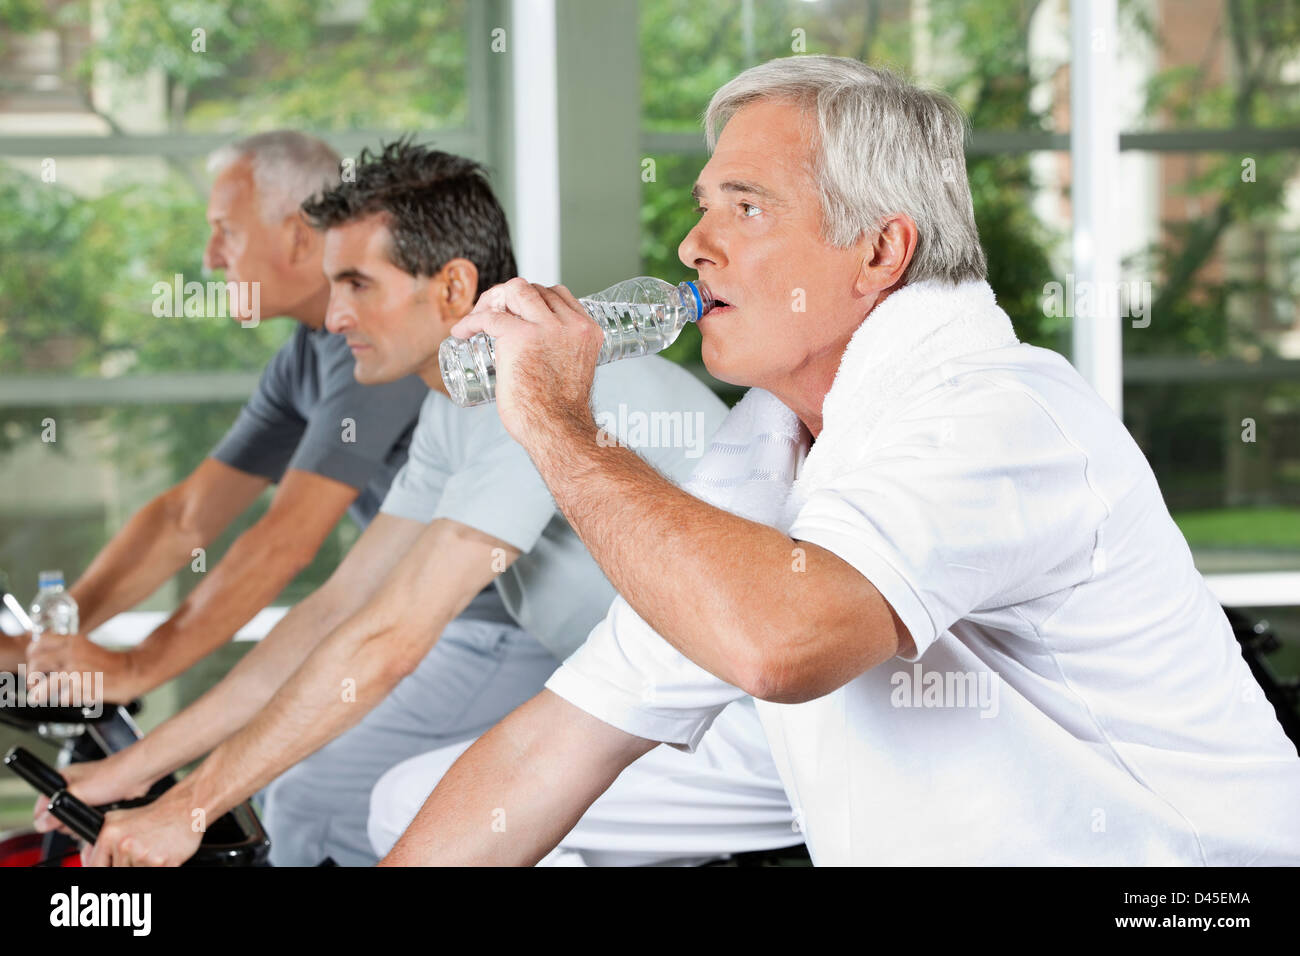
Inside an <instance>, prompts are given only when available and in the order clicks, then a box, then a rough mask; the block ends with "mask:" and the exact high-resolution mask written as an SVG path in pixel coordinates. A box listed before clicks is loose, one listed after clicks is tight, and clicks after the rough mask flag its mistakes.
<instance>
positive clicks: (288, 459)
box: [212, 325, 429, 528]
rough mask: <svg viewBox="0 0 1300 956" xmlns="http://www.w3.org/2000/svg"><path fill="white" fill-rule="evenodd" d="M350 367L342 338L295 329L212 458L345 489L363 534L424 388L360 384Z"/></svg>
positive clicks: (414, 382) (266, 474)
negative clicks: (316, 478)
mask: <svg viewBox="0 0 1300 956" xmlns="http://www.w3.org/2000/svg"><path fill="white" fill-rule="evenodd" d="M353 365H354V361H353V358H352V352H351V351H350V350H349V349H348V345H347V341H346V340H345V339H344V338H343V336H341V335H332V334H330V333H329V332H328V331H326V330H325V329H324V328H321V329H315V330H313V329H309V328H307V327H306V326H305V325H299V326H298V328H297V329H295V330H294V334H293V338H291V339H290V340H289V341H288V342H286V343H285V344H284V345H283V346H281V348H280V350H279V351H278V352H276V353H275V355H274V356H272V358H271V361H270V362H268V363H267V366H266V369H265V370H264V371H263V372H262V377H261V379H260V380H259V381H258V383H257V389H256V390H255V391H254V392H253V395H252V397H250V398H249V400H248V403H247V404H246V405H245V406H244V407H243V409H242V410H241V411H240V413H239V417H238V418H237V419H235V423H234V425H232V426H231V427H230V431H228V432H226V435H225V437H224V438H222V439H221V441H220V442H219V443H218V444H217V447H216V448H214V449H213V450H212V457H213V458H215V459H216V460H217V461H220V462H223V463H225V464H227V465H230V466H231V467H232V468H238V469H239V470H240V471H245V472H248V473H249V474H252V475H260V476H262V477H263V478H269V479H270V480H271V481H277V482H278V481H279V480H280V479H281V477H283V475H284V473H285V471H287V470H288V469H290V468H297V469H299V470H301V471H310V472H313V473H314V474H317V475H323V476H324V477H326V478H333V479H334V480H335V481H340V482H342V483H343V484H345V485H351V486H352V487H353V488H356V489H357V490H358V491H359V492H360V494H359V495H358V496H357V499H356V501H354V502H353V503H352V506H351V507H350V508H349V509H348V513H349V514H350V515H351V516H352V519H353V520H354V521H355V522H356V523H357V524H358V525H360V526H361V527H362V528H364V527H365V526H366V525H367V524H369V523H370V519H371V518H373V517H374V516H375V512H377V511H378V510H379V504H380V502H381V501H383V500H384V495H385V494H387V493H388V486H389V483H390V482H391V481H392V480H393V476H394V475H396V474H397V472H398V470H399V469H400V468H401V467H402V465H404V464H405V463H406V453H407V449H408V448H409V447H410V444H411V434H412V432H413V431H414V429H415V421H416V418H417V417H418V416H419V413H420V403H421V402H422V401H423V400H424V396H425V395H427V394H428V393H429V389H428V386H426V385H425V384H424V382H422V381H420V379H419V378H417V377H416V376H414V375H410V376H407V377H406V378H403V379H400V380H398V381H396V382H391V383H389V384H387V385H361V384H359V383H358V382H357V380H356V379H355V378H354V377H353V374H352V369H353Z"/></svg>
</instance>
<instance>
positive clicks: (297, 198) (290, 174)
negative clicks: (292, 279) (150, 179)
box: [208, 130, 339, 223]
mask: <svg viewBox="0 0 1300 956" xmlns="http://www.w3.org/2000/svg"><path fill="white" fill-rule="evenodd" d="M242 159H247V160H249V162H250V163H251V164H252V167H253V185H254V186H256V187H257V203H258V209H259V211H260V212H261V214H262V219H263V220H264V221H265V222H268V223H277V222H280V221H281V220H283V219H284V218H285V217H286V216H289V215H292V214H293V213H294V212H295V211H296V210H297V209H298V207H299V206H301V205H302V203H303V202H305V201H306V200H307V199H309V198H311V197H312V196H314V195H316V193H318V192H320V191H321V190H322V189H332V188H334V187H335V186H337V185H338V184H339V154H338V153H336V152H334V150H333V148H331V147H330V145H329V144H328V143H326V142H324V141H323V140H319V139H317V138H316V137H314V136H308V135H307V134H305V133H298V132H294V131H293V130H274V131H273V132H270V133H258V134H257V135H255V136H249V137H247V138H246V139H241V140H239V141H238V142H234V143H231V144H229V145H228V146H222V147H221V148H220V149H218V150H216V151H215V152H214V153H213V154H212V155H211V156H209V157H208V172H209V173H211V174H212V175H214V176H215V175H217V174H219V173H221V172H222V171H223V170H224V169H226V168H227V167H229V166H231V165H233V164H234V163H237V162H239V161H240V160H242Z"/></svg>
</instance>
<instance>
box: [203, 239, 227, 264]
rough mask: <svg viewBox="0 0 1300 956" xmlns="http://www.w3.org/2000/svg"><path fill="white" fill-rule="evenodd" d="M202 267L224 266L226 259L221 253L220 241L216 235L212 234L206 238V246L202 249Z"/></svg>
mask: <svg viewBox="0 0 1300 956" xmlns="http://www.w3.org/2000/svg"><path fill="white" fill-rule="evenodd" d="M203 268H205V269H224V268H226V259H225V256H223V255H222V254H221V243H220V241H219V240H218V239H217V237H216V236H213V237H212V238H211V239H209V240H208V245H207V248H205V249H204V250H203Z"/></svg>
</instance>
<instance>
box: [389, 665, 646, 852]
mask: <svg viewBox="0 0 1300 956" xmlns="http://www.w3.org/2000/svg"><path fill="white" fill-rule="evenodd" d="M655 746H657V743H656V742H655V741H652V740H645V739H643V738H640V737H634V736H632V735H630V734H625V733H623V732H622V731H620V730H617V729H616V728H614V727H611V726H610V725H608V724H606V723H604V722H602V721H600V720H597V719H596V718H595V717H592V716H591V715H590V714H587V713H585V712H583V711H582V710H579V709H578V708H577V707H574V706H573V705H572V704H570V703H569V702H568V701H566V700H564V699H563V698H561V697H559V696H557V695H555V694H553V693H551V692H550V691H546V690H544V691H542V692H541V693H540V694H539V695H537V696H536V697H534V698H533V699H532V700H530V701H528V702H527V703H525V704H523V705H522V706H520V707H518V708H516V709H515V710H514V711H513V712H511V713H510V714H509V715H508V716H507V717H506V718H505V719H504V720H502V721H501V722H500V723H499V724H497V725H496V726H495V727H493V728H492V729H491V730H489V731H488V732H487V733H486V734H484V735H483V736H482V737H480V738H479V739H478V740H477V741H476V742H475V743H474V745H473V746H472V747H470V748H469V749H468V750H467V751H465V753H464V754H462V755H461V757H460V759H459V760H457V761H456V763H455V764H453V765H452V768H451V769H450V770H448V771H447V774H446V776H444V777H443V778H442V780H441V781H440V782H439V783H438V786H437V788H436V789H435V790H434V791H433V793H432V795H430V797H429V799H428V800H426V801H425V804H424V806H423V808H422V809H421V810H420V812H419V814H418V815H417V816H416V818H415V820H414V821H412V823H411V825H410V826H409V827H408V828H407V830H406V832H405V833H404V834H403V835H402V838H401V839H400V840H398V842H397V844H396V845H395V846H394V847H393V849H392V851H391V852H390V853H389V854H388V856H386V857H385V858H384V860H383V861H382V863H381V864H380V865H381V866H443V865H446V866H454V865H464V864H479V865H489V866H509V865H514V866H528V865H532V864H534V863H536V862H537V861H538V860H540V859H541V858H542V857H544V856H545V855H546V854H547V853H549V852H550V851H551V850H552V849H553V848H554V847H555V846H556V845H558V844H559V842H560V840H562V839H563V838H564V835H565V834H566V833H568V832H569V831H570V830H572V829H573V827H574V826H575V825H576V824H577V822H578V820H579V819H581V817H582V815H583V814H584V813H585V812H586V811H587V808H588V807H590V806H591V804H592V803H594V802H595V800H596V798H597V797H599V796H600V795H601V794H602V793H604V792H605V790H607V789H608V788H609V786H610V784H612V783H613V782H614V780H615V779H616V778H617V777H618V775H619V774H620V773H622V772H623V769H624V768H625V767H627V765H628V764H630V763H632V762H633V761H634V760H636V759H637V758H638V757H640V756H642V755H643V754H645V753H648V752H649V751H650V750H653V749H654V748H655Z"/></svg>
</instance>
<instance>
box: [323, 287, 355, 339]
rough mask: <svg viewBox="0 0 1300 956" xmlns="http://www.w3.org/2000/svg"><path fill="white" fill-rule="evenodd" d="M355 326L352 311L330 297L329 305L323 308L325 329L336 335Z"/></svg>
mask: <svg viewBox="0 0 1300 956" xmlns="http://www.w3.org/2000/svg"><path fill="white" fill-rule="evenodd" d="M355 324H356V319H355V317H354V316H353V315H352V310H351V309H349V308H347V306H346V305H344V304H343V303H342V302H339V301H338V300H337V299H336V298H335V297H334V296H330V301H329V305H327V306H326V307H325V328H326V329H328V330H329V331H330V332H333V333H334V334H335V335H338V334H339V333H340V332H346V331H347V330H348V329H350V328H352V326H353V325H355Z"/></svg>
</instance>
